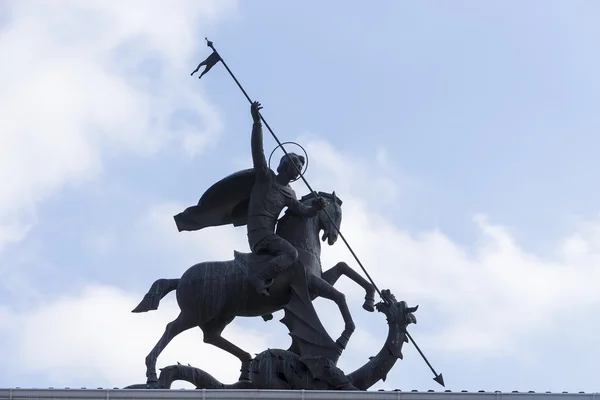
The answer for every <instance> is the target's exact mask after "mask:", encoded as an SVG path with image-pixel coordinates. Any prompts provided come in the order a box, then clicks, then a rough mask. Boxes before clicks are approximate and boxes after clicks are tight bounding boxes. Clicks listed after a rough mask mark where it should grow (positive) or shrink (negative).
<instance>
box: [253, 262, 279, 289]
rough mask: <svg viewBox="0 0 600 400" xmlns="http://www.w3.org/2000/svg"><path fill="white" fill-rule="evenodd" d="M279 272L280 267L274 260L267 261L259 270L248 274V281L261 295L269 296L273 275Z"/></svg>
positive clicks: (273, 280)
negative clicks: (250, 274)
mask: <svg viewBox="0 0 600 400" xmlns="http://www.w3.org/2000/svg"><path fill="white" fill-rule="evenodd" d="M280 272H281V267H280V266H279V265H277V263H274V262H268V263H267V264H266V265H265V266H263V267H261V268H260V270H259V271H258V272H257V273H256V274H254V275H252V276H250V283H251V284H252V286H254V288H255V289H256V291H257V292H258V293H259V294H261V295H262V296H269V288H270V287H271V286H272V285H273V283H274V282H275V276H276V275H277V274H278V273H280Z"/></svg>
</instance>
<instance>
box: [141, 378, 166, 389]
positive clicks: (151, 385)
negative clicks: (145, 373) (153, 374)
mask: <svg viewBox="0 0 600 400" xmlns="http://www.w3.org/2000/svg"><path fill="white" fill-rule="evenodd" d="M162 388H163V387H162V385H161V384H160V383H158V380H156V379H148V380H147V381H146V387H145V389H162Z"/></svg>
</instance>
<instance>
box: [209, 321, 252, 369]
mask: <svg viewBox="0 0 600 400" xmlns="http://www.w3.org/2000/svg"><path fill="white" fill-rule="evenodd" d="M231 321H233V318H227V319H215V320H212V321H210V322H208V323H206V324H203V325H202V326H200V329H202V332H204V342H205V343H208V344H212V345H213V346H216V347H218V348H220V349H221V350H225V351H226V352H228V353H230V354H233V355H234V356H236V357H237V358H239V359H240V361H241V362H242V368H241V370H240V371H241V374H240V381H249V380H250V363H251V362H252V356H251V355H250V353H247V352H245V351H244V350H242V349H240V348H239V347H237V346H236V345H235V344H233V343H231V342H230V341H229V340H227V339H225V338H224V337H223V336H221V333H222V332H223V329H225V327H226V326H227V325H229V323H230V322H231Z"/></svg>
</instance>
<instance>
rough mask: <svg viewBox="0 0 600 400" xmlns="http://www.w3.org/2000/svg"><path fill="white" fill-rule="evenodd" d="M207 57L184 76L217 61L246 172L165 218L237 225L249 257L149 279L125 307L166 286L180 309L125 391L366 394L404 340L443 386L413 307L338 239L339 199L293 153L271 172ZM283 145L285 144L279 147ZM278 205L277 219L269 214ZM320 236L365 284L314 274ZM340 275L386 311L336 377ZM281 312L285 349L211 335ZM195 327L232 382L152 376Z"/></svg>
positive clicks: (188, 374)
mask: <svg viewBox="0 0 600 400" xmlns="http://www.w3.org/2000/svg"><path fill="white" fill-rule="evenodd" d="M207 44H208V46H209V47H210V48H212V49H213V53H212V54H211V55H210V56H209V57H208V58H207V59H206V60H205V61H203V62H202V63H200V65H199V66H198V68H196V70H195V71H194V72H193V73H192V75H193V74H194V73H195V72H197V71H198V70H199V68H200V67H201V66H205V67H206V68H205V70H204V71H203V72H202V74H201V75H200V76H202V75H204V74H205V73H206V72H207V71H208V70H209V69H211V68H212V67H213V66H214V65H216V64H217V63H219V62H221V63H222V64H223V65H224V66H225V68H226V69H227V71H228V72H229V74H230V75H231V76H232V78H233V79H234V81H235V82H236V84H237V85H238V86H239V88H240V89H241V91H242V92H243V93H244V95H245V96H246V98H247V99H248V101H249V102H250V103H251V108H250V111H251V115H252V119H253V127H252V138H251V148H252V159H253V168H250V169H247V170H243V171H238V172H236V173H234V174H231V175H229V176H227V177H225V178H223V179H221V180H220V181H218V182H217V183H215V184H214V185H212V186H211V187H210V188H208V190H206V192H205V193H204V194H203V195H202V197H201V198H200V200H199V201H198V204H197V205H194V206H191V207H188V208H186V209H185V210H184V211H183V212H181V213H179V214H177V215H176V216H175V217H174V219H175V223H176V225H177V228H178V230H179V231H195V230H199V229H203V228H206V227H211V226H219V225H233V226H236V227H237V226H243V225H246V227H247V233H248V243H249V245H250V250H251V253H248V254H245V253H240V252H238V251H234V257H233V259H232V260H228V261H206V262H201V263H198V264H196V265H193V266H191V267H190V268H188V270H187V271H185V272H184V274H183V275H182V276H181V278H178V279H158V280H156V281H155V282H154V283H153V284H152V286H151V287H150V289H149V290H148V293H146V295H145V296H144V298H143V299H142V301H141V302H140V304H139V305H138V306H137V307H136V308H135V309H134V310H133V312H146V311H150V310H156V309H157V308H158V305H159V302H160V300H161V299H162V298H163V297H164V296H166V295H167V294H168V293H170V292H172V291H176V295H177V303H178V305H179V308H180V314H179V315H178V316H177V318H176V319H175V320H173V321H172V322H170V323H169V324H168V325H167V326H166V328H165V332H164V333H163V335H162V337H161V338H160V339H159V341H158V342H157V343H156V345H155V346H154V348H153V349H152V350H151V351H150V353H149V354H148V355H147V357H146V378H147V380H146V384H143V385H132V386H129V388H131V389H133V388H169V387H170V385H171V383H172V382H173V381H174V380H186V381H188V382H192V383H194V384H195V385H196V386H197V387H199V388H232V389H235V388H257V389H337V390H340V389H341V390H357V389H358V390H366V389H368V388H369V387H371V386H372V385H373V384H375V383H376V382H377V381H379V380H380V379H384V380H385V376H386V374H387V372H388V371H389V370H390V369H391V368H392V366H393V365H394V363H395V362H396V360H397V359H398V358H401V357H402V354H401V349H402V345H403V343H404V342H407V341H408V340H409V339H410V341H412V343H413V344H414V345H415V347H416V349H417V351H418V352H419V354H420V355H421V356H422V357H423V359H425V361H426V362H427V365H428V366H429V368H430V369H431V370H432V372H433V373H434V375H435V378H434V380H435V381H436V382H438V383H439V384H440V385H442V386H444V381H443V377H442V374H437V373H436V372H435V370H434V369H433V367H432V366H431V364H429V362H428V361H427V359H426V358H425V356H424V355H423V353H422V352H421V350H420V349H419V347H418V346H417V345H416V343H415V342H414V340H413V339H412V337H411V336H410V334H409V333H408V332H407V331H406V326H407V325H408V324H410V323H414V322H416V320H415V318H414V316H413V314H412V313H413V312H414V311H416V307H415V308H409V307H407V306H406V303H404V302H397V301H396V299H395V297H394V296H393V295H392V294H391V293H390V292H389V290H384V291H382V292H379V289H377V287H376V286H375V284H374V282H373V280H372V279H371V277H370V276H369V275H368V273H367V272H366V270H365V268H364V267H363V266H362V263H360V261H359V260H358V257H357V256H356V254H355V253H354V252H353V251H352V249H351V248H350V246H349V245H348V243H347V242H346V240H345V238H344V237H343V236H342V235H341V232H340V230H339V229H340V224H341V221H342V209H341V205H342V201H341V200H340V199H339V198H338V197H337V196H336V194H335V192H333V193H324V192H318V193H317V192H314V191H313V189H312V188H311V187H310V185H309V184H308V182H307V181H306V179H305V178H304V177H303V176H302V168H303V166H304V164H305V162H306V161H307V160H305V159H304V157H302V156H299V155H297V154H294V153H287V152H286V154H285V155H284V157H283V158H282V159H281V161H280V163H279V166H278V168H277V173H275V172H274V171H272V170H271V169H270V167H269V165H268V164H267V162H266V159H265V154H264V149H263V137H262V124H261V121H262V122H263V123H264V125H265V126H266V127H267V129H268V130H269V132H270V133H271V134H272V135H273V137H274V138H275V139H276V140H277V142H278V143H279V145H280V146H282V144H281V143H280V142H279V139H277V137H276V136H275V134H274V133H273V130H272V129H271V128H270V127H269V125H268V124H267V122H266V121H265V119H264V118H263V117H262V115H261V114H260V110H261V109H262V107H261V105H260V103H258V102H252V101H251V100H250V97H249V96H248V94H247V93H246V91H245V90H244V89H243V88H242V86H241V85H240V83H239V81H238V80H237V79H236V78H235V76H234V75H233V73H232V72H231V70H230V69H229V67H228V66H227V65H226V64H225V61H224V60H223V59H222V58H221V56H220V55H219V54H218V53H217V51H216V49H215V48H214V46H213V43H212V42H210V41H208V40H207ZM284 151H285V150H284ZM299 177H300V178H301V179H302V180H303V181H304V183H305V184H306V186H307V187H308V188H309V190H310V193H309V194H308V195H305V196H303V197H302V198H301V199H300V200H298V199H297V198H296V195H295V193H294V191H293V190H292V189H291V188H290V186H289V184H290V182H291V181H293V180H295V179H297V178H299ZM286 207H287V210H286V211H285V215H284V216H283V217H282V218H281V219H279V220H278V217H279V215H280V213H281V212H282V211H283V210H284V209H285V208H286ZM321 232H323V236H322V241H326V240H327V243H328V244H329V245H333V244H334V243H335V242H336V241H337V239H338V236H339V237H341V238H342V240H343V241H344V242H345V243H346V245H347V246H348V248H349V249H350V251H351V253H352V255H353V256H354V258H355V259H356V261H357V262H358V264H359V265H360V266H361V268H362V270H363V271H364V272H365V274H366V275H367V277H368V278H369V280H370V283H369V282H368V281H367V280H365V279H364V278H363V277H362V276H360V275H359V274H358V273H357V272H356V271H354V270H353V269H352V268H350V267H349V266H348V265H347V264H346V263H344V262H340V263H338V264H336V265H335V266H334V267H333V268H331V269H329V270H327V271H325V272H323V270H322V266H321V260H320V254H321V243H320V240H319V236H320V234H321ZM341 275H345V276H347V277H348V278H350V279H351V280H353V281H354V282H356V283H357V284H359V285H360V286H362V287H363V288H364V290H365V292H366V295H365V302H364V304H363V308H364V309H365V310H367V311H370V312H372V311H374V308H375V307H374V295H375V292H376V291H377V292H378V293H379V294H380V295H381V297H382V302H381V303H378V304H377V310H378V311H380V312H382V313H384V314H385V315H386V316H387V319H388V324H389V334H388V339H387V341H386V343H385V345H384V347H383V349H382V350H381V352H380V353H379V354H378V355H377V356H375V357H372V358H371V360H370V361H369V362H368V363H367V364H365V365H364V366H363V367H362V368H360V369H358V370H357V371H355V372H353V373H351V374H348V375H346V374H344V372H343V371H341V370H340V369H339V368H338V367H337V361H338V359H339V357H340V355H341V354H342V351H343V349H344V348H345V347H346V345H347V344H348V341H349V340H350V337H351V335H352V333H353V332H354V329H355V326H354V322H353V320H352V316H351V314H350V311H349V309H348V305H347V303H346V299H345V296H344V295H343V294H342V293H340V292H339V291H338V290H336V289H335V288H334V287H333V285H334V284H335V283H336V282H337V280H338V279H339V277H340V276H341ZM316 297H323V298H326V299H329V300H332V301H334V302H335V303H336V304H337V306H338V307H339V309H340V312H341V315H342V317H343V320H344V323H345V326H344V331H343V332H342V333H341V335H340V336H339V337H338V339H337V340H333V339H332V338H331V337H330V336H329V334H328V333H327V331H326V330H325V328H324V327H323V325H322V324H321V321H320V320H319V317H318V315H317V313H316V311H315V309H314V307H313V304H312V300H314V299H315V298H316ZM281 309H283V310H284V317H283V319H282V320H281V322H283V323H284V324H285V325H286V326H287V328H288V330H289V334H290V336H291V338H292V343H291V346H290V347H289V349H288V350H277V349H275V350H273V349H270V350H266V351H263V352H262V353H260V354H259V355H258V356H257V357H256V358H254V359H253V358H252V356H251V355H250V354H249V353H248V352H246V351H245V350H242V349H241V348H239V347H238V346H237V345H235V344H233V343H231V342H229V341H228V340H227V339H225V338H223V337H222V336H221V333H222V332H223V330H224V329H225V327H226V326H227V325H228V324H229V323H231V322H232V321H233V320H234V319H235V317H237V316H247V317H251V316H262V317H263V319H264V320H265V321H268V320H270V319H272V318H273V316H272V313H273V312H275V311H277V310H281ZM193 327H199V328H200V329H201V330H202V331H203V333H204V341H205V342H206V343H210V344H212V345H214V346H217V347H219V348H221V349H223V350H225V351H227V352H229V353H231V354H233V355H235V356H236V357H237V358H238V359H239V360H240V361H241V364H242V368H241V374H240V378H239V382H237V383H235V384H233V385H223V384H222V383H220V382H218V381H217V380H216V379H214V378H213V377H212V376H210V375H209V374H208V373H206V372H204V371H202V370H199V369H196V368H192V367H184V366H181V365H177V366H170V367H167V368H165V369H163V372H162V373H161V376H160V378H159V377H158V376H157V375H156V361H157V358H158V356H159V355H160V353H161V352H162V351H163V349H164V348H165V347H166V346H167V345H168V344H169V342H170V341H171V340H172V339H173V338H174V337H175V336H177V335H178V334H180V333H181V332H183V331H185V330H187V329H190V328H193Z"/></svg>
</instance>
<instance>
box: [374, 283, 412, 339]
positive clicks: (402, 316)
mask: <svg viewBox="0 0 600 400" xmlns="http://www.w3.org/2000/svg"><path fill="white" fill-rule="evenodd" d="M381 299H382V301H381V302H379V303H377V304H376V305H375V307H376V308H377V311H379V312H380V313H383V314H385V316H386V318H387V321H388V324H398V325H399V326H400V327H403V328H404V329H406V327H407V326H408V325H410V324H416V323H417V318H415V316H414V314H413V313H414V312H415V311H417V309H418V308H419V306H416V307H408V306H407V305H406V302H404V301H396V296H394V295H393V294H392V292H390V291H389V290H388V289H385V290H382V291H381Z"/></svg>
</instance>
